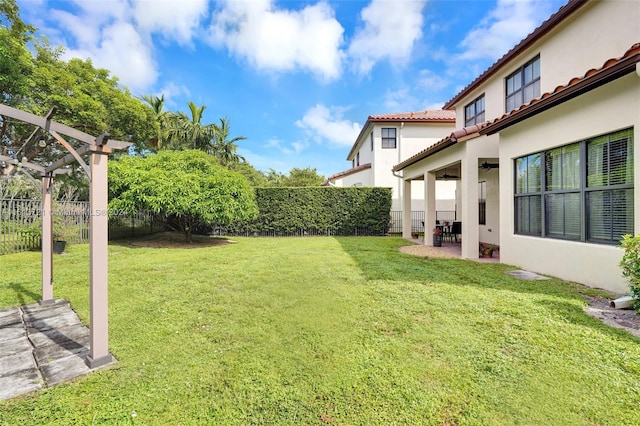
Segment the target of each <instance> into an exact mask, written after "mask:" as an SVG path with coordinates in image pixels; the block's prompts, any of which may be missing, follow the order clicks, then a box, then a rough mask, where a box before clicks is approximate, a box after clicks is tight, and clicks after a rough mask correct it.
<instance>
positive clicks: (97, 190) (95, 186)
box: [0, 104, 132, 369]
mask: <svg viewBox="0 0 640 426" xmlns="http://www.w3.org/2000/svg"><path fill="white" fill-rule="evenodd" d="M54 112H55V109H52V110H51V111H50V112H49V113H48V114H47V115H46V116H45V117H40V116H37V115H34V114H31V113H28V112H25V111H22V110H19V109H15V108H12V107H9V106H7V105H3V104H0V115H2V116H4V117H11V118H13V119H16V120H19V121H22V122H24V123H29V124H33V125H34V126H36V129H35V130H34V131H33V133H31V135H30V136H29V139H28V140H27V144H29V143H35V141H36V140H38V139H39V138H40V136H41V135H42V132H43V131H44V132H47V133H48V134H49V135H51V136H52V137H53V138H54V139H55V141H56V142H57V143H59V144H60V145H62V147H64V149H65V150H67V151H68V154H66V155H65V156H64V157H62V158H60V159H58V160H56V161H54V162H53V163H52V164H50V165H48V166H41V165H38V164H34V163H31V162H29V161H24V160H22V161H21V160H19V159H16V158H11V157H7V156H3V155H0V161H4V162H7V163H9V164H13V165H15V166H19V167H20V168H26V169H30V170H33V171H36V172H38V173H39V174H40V177H41V179H42V182H41V184H40V185H38V186H40V187H41V188H42V211H41V214H42V300H41V301H40V304H49V303H53V302H54V301H55V299H54V298H53V200H52V197H53V191H52V188H53V179H54V176H55V175H56V174H59V173H60V172H63V173H64V172H65V171H63V170H61V168H62V167H64V166H66V165H68V164H70V163H73V162H74V161H75V162H78V164H79V165H80V166H81V168H82V169H83V170H84V172H85V173H86V174H87V176H88V177H89V181H90V191H89V206H90V209H91V214H90V228H89V247H90V255H89V258H90V260H89V261H90V315H91V325H90V335H91V337H90V348H89V355H88V357H87V359H86V363H87V365H88V366H89V368H92V369H93V368H97V367H100V366H102V365H105V364H108V363H110V362H112V361H113V356H112V355H111V353H110V352H109V344H108V341H109V327H108V322H109V321H108V320H109V318H108V317H109V314H108V312H109V311H108V307H109V303H108V276H107V271H108V258H107V255H108V252H107V250H108V228H109V222H108V219H109V217H108V205H107V203H108V192H107V190H108V182H107V165H108V161H109V154H110V153H111V152H112V151H113V150H119V149H126V148H128V147H129V146H131V145H132V144H131V143H129V142H123V141H116V140H109V135H108V134H106V133H105V134H102V135H100V136H97V137H94V136H91V135H89V134H87V133H84V132H81V131H79V130H76V129H74V128H72V127H69V126H66V125H64V124H61V123H57V122H55V121H53V120H51V117H52V115H53V113H54ZM62 135H65V136H67V137H69V138H72V139H75V140H77V141H79V142H82V143H83V145H82V146H81V147H80V148H78V149H75V148H74V147H73V146H72V145H71V144H70V143H69V142H67V141H66V140H65V139H64V138H63V137H62ZM83 156H88V162H85V160H84V159H83ZM29 176H30V177H31V178H32V179H33V177H32V176H31V175H29ZM36 183H37V181H36Z"/></svg>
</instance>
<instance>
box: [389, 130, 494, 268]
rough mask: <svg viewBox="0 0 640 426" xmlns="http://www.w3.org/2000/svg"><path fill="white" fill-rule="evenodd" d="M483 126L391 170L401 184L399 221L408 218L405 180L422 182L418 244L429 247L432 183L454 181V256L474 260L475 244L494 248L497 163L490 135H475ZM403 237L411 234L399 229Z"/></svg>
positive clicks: (432, 223) (433, 221)
mask: <svg viewBox="0 0 640 426" xmlns="http://www.w3.org/2000/svg"><path fill="white" fill-rule="evenodd" d="M485 125H486V124H485V123H483V124H479V125H473V126H470V127H465V128H463V129H460V130H456V131H455V132H453V133H451V135H449V136H447V137H445V138H444V139H442V140H440V141H439V142H437V143H435V144H434V145H432V146H430V147H428V148H427V149H425V150H423V151H421V152H419V153H418V154H416V155H414V156H413V157H410V158H408V159H407V160H405V161H403V162H402V163H400V164H397V165H396V166H394V167H393V169H392V170H393V172H394V174H395V175H396V176H397V177H398V178H401V179H402V181H403V191H404V192H403V194H404V196H403V199H402V200H403V219H404V220H403V223H404V222H406V220H408V217H407V214H408V213H409V214H410V209H411V208H410V202H411V182H412V181H414V180H423V181H424V182H425V185H424V191H425V193H424V211H425V221H424V235H425V238H424V240H423V241H422V244H424V245H427V246H433V245H434V235H433V234H434V232H433V230H434V228H435V227H436V225H437V222H436V207H435V200H436V181H438V180H453V181H456V220H457V221H458V222H460V224H461V230H460V232H461V233H460V235H459V240H460V243H459V247H460V248H459V250H460V257H462V258H465V259H478V258H479V253H480V250H479V249H480V244H481V243H485V244H493V245H496V246H497V245H499V244H500V226H499V225H500V224H499V191H498V188H499V187H498V182H499V179H498V177H499V161H498V141H497V138H496V137H486V136H481V135H480V133H479V130H480V129H481V128H482V127H483V126H485ZM402 236H403V237H404V238H407V239H409V238H410V237H411V230H410V229H408V228H406V227H403V230H402Z"/></svg>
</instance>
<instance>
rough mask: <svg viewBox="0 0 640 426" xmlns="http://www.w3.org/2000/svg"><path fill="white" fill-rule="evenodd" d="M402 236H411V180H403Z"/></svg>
mask: <svg viewBox="0 0 640 426" xmlns="http://www.w3.org/2000/svg"><path fill="white" fill-rule="evenodd" d="M402 238H411V180H409V179H405V180H403V181H402Z"/></svg>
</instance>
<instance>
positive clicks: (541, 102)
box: [392, 43, 640, 172]
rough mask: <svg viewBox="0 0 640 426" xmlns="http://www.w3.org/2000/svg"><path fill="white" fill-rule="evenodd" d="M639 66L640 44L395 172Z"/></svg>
mask: <svg viewBox="0 0 640 426" xmlns="http://www.w3.org/2000/svg"><path fill="white" fill-rule="evenodd" d="M638 63H640V43H636V44H634V45H633V46H631V48H629V50H627V51H626V52H625V54H624V55H623V56H621V57H619V58H612V59H609V60H607V61H606V62H605V63H604V64H603V65H602V67H600V68H597V69H590V70H589V71H587V72H586V73H585V74H584V76H582V77H575V78H573V79H571V80H570V81H569V83H567V84H566V85H564V86H558V87H556V88H555V89H554V90H553V92H547V93H544V94H542V95H541V96H540V97H538V98H536V99H533V100H532V101H531V102H529V103H527V104H524V105H522V106H520V107H519V108H517V109H515V110H513V111H511V112H509V113H506V114H503V115H502V116H501V117H498V118H496V119H494V120H492V121H485V122H484V123H481V124H476V125H474V126H470V127H465V128H462V129H459V130H456V131H454V132H452V133H451V134H450V135H449V136H447V137H445V138H443V139H441V140H440V141H438V142H436V143H435V144H433V145H431V146H430V147H428V148H426V149H425V150H423V151H420V152H419V153H417V154H416V155H414V156H412V157H409V158H407V159H406V160H405V161H403V162H401V163H399V164H397V165H395V166H393V169H392V170H393V171H394V172H397V171H400V170H402V169H404V168H407V167H409V166H410V165H412V164H415V163H417V162H418V161H420V160H423V159H425V158H427V157H429V156H430V155H433V154H435V153H436V152H439V151H442V150H443V149H445V148H448V147H449V146H451V145H454V144H456V143H458V142H463V141H466V140H469V139H473V138H475V137H478V136H480V135H491V134H494V133H497V132H498V131H500V130H501V129H504V128H506V127H508V126H510V125H512V124H515V123H518V122H520V121H522V120H524V119H526V118H529V117H531V116H533V115H536V114H538V113H540V112H542V111H545V110H547V109H549V108H552V107H554V106H556V105H558V104H560V103H562V102H566V101H568V100H570V99H573V98H575V97H576V96H579V95H581V94H583V93H585V92H588V91H590V90H593V89H595V88H597V87H600V86H602V85H603V84H606V83H609V82H611V81H613V80H615V79H617V78H620V77H622V76H624V75H626V74H629V73H631V72H634V71H635V70H636V67H637V64H638Z"/></svg>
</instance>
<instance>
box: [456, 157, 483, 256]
mask: <svg viewBox="0 0 640 426" xmlns="http://www.w3.org/2000/svg"><path fill="white" fill-rule="evenodd" d="M460 168H461V170H462V200H463V205H462V257H463V258H466V259H477V258H478V256H479V244H480V242H479V238H480V230H479V226H480V225H479V224H478V222H479V221H478V159H477V157H476V156H473V155H467V156H466V157H465V159H464V160H463V161H462V163H461V166H460Z"/></svg>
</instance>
